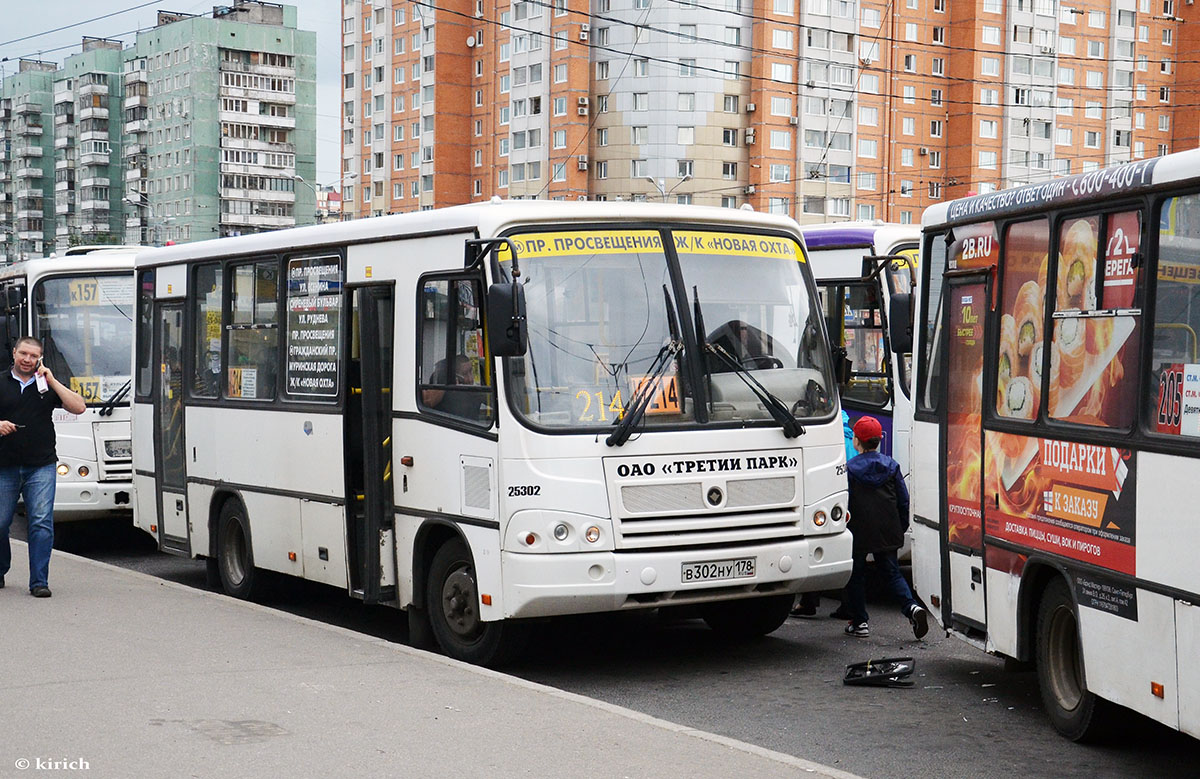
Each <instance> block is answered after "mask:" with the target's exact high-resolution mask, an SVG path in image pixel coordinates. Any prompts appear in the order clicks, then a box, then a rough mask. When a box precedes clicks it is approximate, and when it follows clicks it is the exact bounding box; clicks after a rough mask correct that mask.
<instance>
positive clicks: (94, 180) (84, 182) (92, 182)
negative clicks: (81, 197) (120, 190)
mask: <svg viewBox="0 0 1200 779" xmlns="http://www.w3.org/2000/svg"><path fill="white" fill-rule="evenodd" d="M111 184H112V182H111V180H110V179H109V178H108V176H89V177H88V178H83V177H80V179H79V188H80V189H87V188H88V187H107V186H111Z"/></svg>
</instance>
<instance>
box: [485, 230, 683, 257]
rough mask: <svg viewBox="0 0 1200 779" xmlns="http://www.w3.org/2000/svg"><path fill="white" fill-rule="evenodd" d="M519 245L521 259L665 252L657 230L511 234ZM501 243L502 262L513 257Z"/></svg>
mask: <svg viewBox="0 0 1200 779" xmlns="http://www.w3.org/2000/svg"><path fill="white" fill-rule="evenodd" d="M509 238H510V239H511V240H512V242H513V243H515V244H516V245H517V259H518V260H524V259H526V258H530V259H534V258H538V257H564V256H570V255H580V254H583V255H589V256H590V255H593V254H642V253H647V252H649V253H653V254H661V253H662V250H663V248H662V236H661V235H659V233H658V231H657V230H572V231H570V232H557V233H529V234H528V235H513V236H509ZM509 254H510V253H509V249H508V246H507V245H501V247H500V251H499V258H500V261H501V262H508V261H509V260H511V259H512V257H510V256H509Z"/></svg>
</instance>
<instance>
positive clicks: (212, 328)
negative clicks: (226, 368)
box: [192, 263, 224, 398]
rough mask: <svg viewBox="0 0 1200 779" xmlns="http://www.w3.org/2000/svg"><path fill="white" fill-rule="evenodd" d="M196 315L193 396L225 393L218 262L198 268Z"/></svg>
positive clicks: (194, 323) (195, 287)
mask: <svg viewBox="0 0 1200 779" xmlns="http://www.w3.org/2000/svg"><path fill="white" fill-rule="evenodd" d="M193 289H195V291H196V299H195V303H194V306H195V308H194V311H193V315H192V322H193V330H192V337H193V338H194V339H195V341H194V343H193V344H192V359H193V362H192V395H193V396H194V397H198V398H215V397H218V396H219V395H220V394H221V295H222V291H223V289H224V279H223V277H222V272H221V266H220V265H219V264H217V263H212V264H208V265H201V266H199V267H197V268H196V276H195V282H194V284H193Z"/></svg>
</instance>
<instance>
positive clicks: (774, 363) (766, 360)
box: [742, 354, 783, 368]
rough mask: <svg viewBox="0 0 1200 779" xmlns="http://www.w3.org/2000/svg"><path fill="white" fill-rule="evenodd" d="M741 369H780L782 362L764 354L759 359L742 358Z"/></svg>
mask: <svg viewBox="0 0 1200 779" xmlns="http://www.w3.org/2000/svg"><path fill="white" fill-rule="evenodd" d="M742 367H743V368H782V367H783V360H781V359H779V358H778V357H772V356H770V355H769V354H764V355H762V356H761V357H744V358H742Z"/></svg>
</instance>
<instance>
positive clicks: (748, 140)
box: [746, 127, 755, 144]
mask: <svg viewBox="0 0 1200 779" xmlns="http://www.w3.org/2000/svg"><path fill="white" fill-rule="evenodd" d="M754 136H755V133H754V128H753V127H751V128H750V129H749V130H747V131H746V143H747V144H751V143H754Z"/></svg>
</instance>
